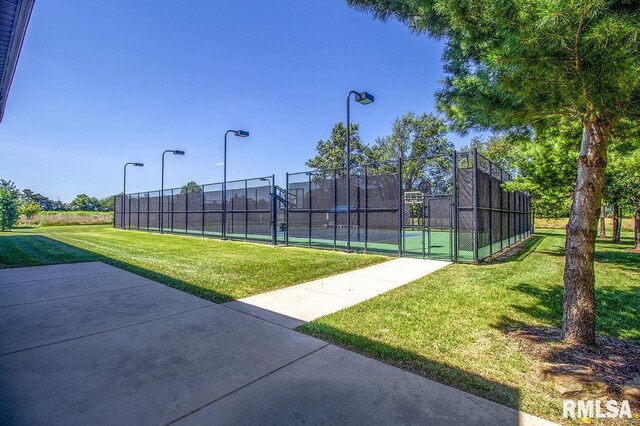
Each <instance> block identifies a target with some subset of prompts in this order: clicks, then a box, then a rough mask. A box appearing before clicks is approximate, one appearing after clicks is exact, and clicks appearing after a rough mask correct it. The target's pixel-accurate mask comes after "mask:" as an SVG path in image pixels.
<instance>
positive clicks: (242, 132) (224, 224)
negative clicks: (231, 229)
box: [222, 130, 249, 240]
mask: <svg viewBox="0 0 640 426" xmlns="http://www.w3.org/2000/svg"><path fill="white" fill-rule="evenodd" d="M229 133H233V134H234V136H237V137H239V138H246V137H248V136H249V132H247V131H246V130H227V132H226V133H225V134H224V160H223V161H224V163H223V165H224V172H223V174H224V176H223V179H222V239H223V240H226V239H227V135H228V134H229Z"/></svg>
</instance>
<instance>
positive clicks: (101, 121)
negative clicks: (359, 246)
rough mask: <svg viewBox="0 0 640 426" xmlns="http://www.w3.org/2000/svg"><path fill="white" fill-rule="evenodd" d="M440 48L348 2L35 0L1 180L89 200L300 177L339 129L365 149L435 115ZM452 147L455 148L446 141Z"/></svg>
mask: <svg viewBox="0 0 640 426" xmlns="http://www.w3.org/2000/svg"><path fill="white" fill-rule="evenodd" d="M441 55H442V46H441V44H440V43H438V42H436V41H433V40H430V39H428V38H427V37H424V36H422V37H417V36H415V35H413V34H412V33H410V32H409V31H408V29H407V28H405V27H404V26H402V25H401V24H399V23H397V22H387V23H382V22H379V21H375V20H373V19H372V18H371V16H369V15H367V14H365V13H362V12H358V11H355V10H353V9H351V8H349V7H348V6H347V5H346V3H345V2H344V0H279V1H275V2H266V1H264V0H234V1H228V2H219V1H216V2H212V1H206V0H191V1H189V2H180V1H157V0H154V1H151V0H144V1H143V0H136V1H131V0H126V1H114V0H109V1H106V0H99V1H98V0H94V1H90V2H87V1H86V0H82V1H80V0H76V1H71V0H57V1H46V0H41V1H37V2H36V5H35V8H34V11H33V15H32V17H31V22H30V24H29V28H28V31H27V36H26V39H25V42H24V45H23V50H22V54H21V57H20V62H19V64H18V69H17V72H16V76H15V78H14V81H13V86H12V88H11V93H10V96H9V100H8V105H7V108H6V110H5V116H4V120H3V122H2V123H1V124H0V143H1V144H2V156H0V177H2V178H4V179H12V180H14V181H15V182H16V183H17V185H18V187H20V188H30V189H32V190H34V191H37V192H41V193H43V194H45V195H47V196H49V197H51V198H54V199H55V198H58V197H59V198H61V199H62V200H63V201H71V199H72V198H73V197H74V196H75V195H76V194H78V193H88V194H90V195H95V196H99V197H103V196H107V195H111V194H114V193H117V192H119V191H121V187H122V165H123V164H124V163H125V162H127V161H141V162H144V163H145V167H144V168H142V169H138V168H136V169H130V173H129V176H128V177H129V178H128V188H127V192H135V191H143V190H151V189H157V188H159V186H160V156H161V153H162V151H163V150H164V149H173V148H178V149H184V150H185V151H186V152H187V154H186V156H184V157H172V158H167V160H168V161H167V164H166V174H165V182H166V184H165V186H166V187H173V186H180V185H182V184H184V183H186V182H187V181H189V180H195V181H196V182H198V183H210V182H218V181H220V180H221V179H222V167H221V166H220V164H221V162H222V155H223V135H224V132H225V131H226V130H228V129H232V128H242V129H246V130H249V131H250V132H251V137H249V138H247V139H233V138H232V139H230V143H229V154H228V178H229V179H238V178H244V177H254V176H263V175H270V174H272V173H275V174H276V179H277V180H278V181H279V182H280V183H283V182H284V173H285V172H286V171H290V172H295V171H301V170H305V169H306V167H305V166H304V162H305V161H306V160H307V159H308V158H309V157H311V156H313V154H314V149H315V145H316V142H317V140H318V139H325V138H327V137H328V135H329V133H330V130H331V127H332V126H333V125H334V124H335V123H336V122H338V121H344V120H345V97H346V94H347V93H348V92H349V90H352V89H355V90H367V91H370V92H371V93H373V94H374V95H375V96H376V102H375V103H374V104H371V105H368V106H361V105H359V104H353V105H352V121H353V122H358V123H360V125H361V136H362V138H363V140H364V141H365V142H368V143H370V142H373V140H374V139H375V138H376V137H377V136H380V135H384V134H388V133H389V132H390V129H391V124H392V122H393V120H394V119H395V118H396V117H398V116H400V115H402V114H404V113H405V112H407V111H415V112H416V113H422V112H432V111H434V97H433V93H434V91H435V90H436V89H437V87H438V85H439V81H440V80H441V78H442V67H441V64H440V58H441ZM452 140H453V141H454V142H455V143H456V145H457V146H460V145H461V143H462V138H460V137H457V136H455V135H452Z"/></svg>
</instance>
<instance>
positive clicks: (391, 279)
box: [225, 258, 451, 329]
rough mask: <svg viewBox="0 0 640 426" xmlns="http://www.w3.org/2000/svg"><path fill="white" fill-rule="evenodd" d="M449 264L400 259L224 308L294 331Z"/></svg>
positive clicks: (237, 302) (247, 299)
mask: <svg viewBox="0 0 640 426" xmlns="http://www.w3.org/2000/svg"><path fill="white" fill-rule="evenodd" d="M450 263H451V262H442V261H438V260H423V259H410V258H399V259H394V260H389V261H387V262H383V263H379V264H377V265H373V266H369V267H366V268H362V269H357V270H355V271H350V272H345V273H343V274H338V275H333V276H331V277H327V278H321V279H319V280H314V281H310V282H307V283H304V284H299V285H295V286H291V287H286V288H282V289H279V290H274V291H270V292H268V293H262V294H258V295H256V296H251V297H246V298H244V299H239V300H235V301H232V302H228V303H226V304H225V306H227V307H229V308H231V309H235V310H238V311H240V312H244V313H246V314H249V315H253V316H255V317H258V318H261V319H264V320H267V321H271V322H274V323H276V324H279V325H282V326H283V327H287V328H292V329H293V328H295V327H297V326H299V325H300V324H303V323H305V322H308V321H313V320H314V319H316V318H320V317H322V316H325V315H329V314H332V313H334V312H337V311H340V310H342V309H345V308H348V307H349V306H353V305H356V304H358V303H360V302H363V301H365V300H367V299H370V298H372V297H375V296H377V295H379V294H382V293H385V292H387V291H389V290H393V289H394V288H397V287H400V286H402V285H404V284H407V283H409V282H411V281H415V280H417V279H418V278H422V277H424V276H425V275H428V274H430V273H432V272H435V271H437V270H438V269H441V268H444V267H445V266H447V265H449V264H450Z"/></svg>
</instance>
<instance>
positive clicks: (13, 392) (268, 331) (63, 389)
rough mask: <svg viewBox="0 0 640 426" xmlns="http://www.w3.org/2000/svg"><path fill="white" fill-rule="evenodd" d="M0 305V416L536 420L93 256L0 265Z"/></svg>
mask: <svg viewBox="0 0 640 426" xmlns="http://www.w3.org/2000/svg"><path fill="white" fill-rule="evenodd" d="M0 306H1V307H0V413H1V414H0V415H1V419H2V420H1V423H2V424H5V425H31V424H48V425H49V424H51V425H56V424H60V425H87V424H91V425H96V424H97V425H100V424H118V425H120V424H136V425H138V424H142V425H145V424H148V425H161V424H171V423H178V424H193V425H196V424H197V425H200V424H216V425H235V424H241V425H242V424H246V425H250V424H260V425H286V424H432V425H467V424H469V425H471V424H473V425H478V424H479V425H496V424H502V425H515V424H545V422H544V421H543V420H540V419H537V418H535V417H531V416H528V415H526V414H523V413H519V412H518V411H516V410H512V409H510V408H507V407H504V406H501V405H498V404H495V403H493V402H489V401H486V400H483V399H481V398H478V397H475V396H472V395H469V394H466V393H464V392H460V391H458V390H455V389H453V388H450V387H447V386H444V385H442V384H439V383H436V382H433V381H430V380H427V379H425V378H422V377H419V376H416V375H414V374H411V373H409V372H406V371H403V370H399V369H397V368H394V367H391V366H389V365H386V364H383V363H380V362H378V361H375V360H372V359H369V358H366V357H364V356H361V355H358V354H355V353H353V352H350V351H347V350H344V349H341V348H338V347H335V346H332V345H329V344H327V343H326V342H323V341H321V340H318V339H314V338H312V337H309V336H306V335H303V334H300V333H297V332H295V331H293V330H290V329H288V328H286V327H282V326H280V325H277V324H274V323H272V322H268V321H264V320H261V319H258V318H255V317H254V316H251V315H246V314H244V313H241V312H238V311H237V310H234V309H230V308H228V307H226V306H223V305H216V304H213V303H210V302H207V301H205V300H202V299H199V298H197V297H194V296H191V295H188V294H185V293H183V292H181V291H178V290H175V289H172V288H169V287H166V286H164V285H161V284H158V283H155V282H153V281H150V280H147V279H145V278H142V277H139V276H137V275H133V274H131V273H128V272H125V271H122V270H119V269H116V268H113V267H111V266H108V265H105V264H102V263H81V264H71V265H56V266H42V267H33V268H20V269H4V270H0ZM513 392H514V395H517V389H513Z"/></svg>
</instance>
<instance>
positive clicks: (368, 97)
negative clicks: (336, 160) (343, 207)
mask: <svg viewBox="0 0 640 426" xmlns="http://www.w3.org/2000/svg"><path fill="white" fill-rule="evenodd" d="M351 95H354V99H355V100H356V102H358V103H360V104H362V105H368V104H371V103H373V101H374V98H373V95H372V94H371V93H367V92H356V91H355V90H352V91H350V92H349V94H348V95H347V251H348V252H349V251H351V122H350V120H351V117H350V115H351V108H350V100H351Z"/></svg>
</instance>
